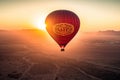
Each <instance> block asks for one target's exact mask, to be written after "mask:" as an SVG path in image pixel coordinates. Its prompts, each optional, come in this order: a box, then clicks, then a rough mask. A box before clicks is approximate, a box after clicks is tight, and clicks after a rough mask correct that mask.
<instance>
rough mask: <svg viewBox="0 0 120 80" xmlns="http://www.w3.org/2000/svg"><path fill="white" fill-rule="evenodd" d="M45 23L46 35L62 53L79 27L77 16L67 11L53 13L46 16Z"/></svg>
mask: <svg viewBox="0 0 120 80" xmlns="http://www.w3.org/2000/svg"><path fill="white" fill-rule="evenodd" d="M45 23H46V29H47V31H48V33H49V34H50V36H51V37H52V38H53V39H54V40H55V41H56V42H57V43H58V44H59V46H60V47H61V48H62V49H61V51H64V47H65V46H66V45H67V44H68V42H69V41H70V40H71V39H72V38H73V37H74V36H75V34H76V33H77V32H78V30H79V27H80V20H79V18H78V16H77V15H76V14H75V13H73V12H71V11H68V10H56V11H53V12H52V13H50V14H49V15H48V16H47V18H46V20H45Z"/></svg>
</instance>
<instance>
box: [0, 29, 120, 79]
mask: <svg viewBox="0 0 120 80" xmlns="http://www.w3.org/2000/svg"><path fill="white" fill-rule="evenodd" d="M25 32H26V31H25ZM31 32H32V31H30V32H29V31H28V32H26V33H25V35H24V34H22V33H23V32H15V31H12V32H11V31H0V80H120V37H119V34H111V33H109V34H104V33H103V32H98V33H96V36H95V35H93V33H86V34H83V35H81V38H80V39H79V40H78V41H77V42H75V43H74V44H76V46H75V47H74V48H73V49H71V48H70V49H71V50H70V49H67V48H66V51H65V52H62V53H61V52H60V51H59V49H57V48H52V47H54V45H56V44H53V45H52V47H51V46H50V45H51V44H52V43H49V41H47V38H45V37H44V35H41V34H37V35H36V34H32V33H33V32H32V33H31ZM28 33H29V34H28ZM23 35H24V36H23ZM83 36H84V37H83ZM89 36H90V37H89ZM45 41H46V42H45ZM73 41H74V40H73ZM72 44H73V43H71V45H72ZM71 45H68V48H69V46H71ZM71 47H72V46H71ZM54 49H57V50H54Z"/></svg>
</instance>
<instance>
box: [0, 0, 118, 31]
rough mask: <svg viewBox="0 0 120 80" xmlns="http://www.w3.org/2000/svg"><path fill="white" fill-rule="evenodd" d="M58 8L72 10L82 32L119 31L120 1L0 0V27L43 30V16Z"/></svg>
mask: <svg viewBox="0 0 120 80" xmlns="http://www.w3.org/2000/svg"><path fill="white" fill-rule="evenodd" d="M58 9H67V10H71V11H73V12H75V13H76V14H77V15H78V16H79V18H80V21H81V28H80V29H81V31H83V32H89V31H100V30H120V0H0V29H7V30H9V29H10V30H11V29H26V28H39V29H45V28H44V27H45V25H44V20H45V18H46V16H47V15H48V14H49V13H50V12H52V11H54V10H58Z"/></svg>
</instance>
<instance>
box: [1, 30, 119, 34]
mask: <svg viewBox="0 0 120 80" xmlns="http://www.w3.org/2000/svg"><path fill="white" fill-rule="evenodd" d="M4 31H18V32H19V31H20V32H27V33H29V32H32V33H33V32H35V33H36V32H41V33H44V31H42V30H38V29H21V30H2V29H1V30H0V32H4ZM83 33H98V34H106V35H120V31H115V30H106V31H98V32H83Z"/></svg>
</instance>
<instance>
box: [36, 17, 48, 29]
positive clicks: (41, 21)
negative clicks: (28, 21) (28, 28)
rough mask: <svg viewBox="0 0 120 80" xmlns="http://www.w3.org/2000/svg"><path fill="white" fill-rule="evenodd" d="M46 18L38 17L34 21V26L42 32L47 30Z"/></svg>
mask: <svg viewBox="0 0 120 80" xmlns="http://www.w3.org/2000/svg"><path fill="white" fill-rule="evenodd" d="M45 18H46V17H45V16H41V17H36V18H35V19H34V26H35V27H37V28H38V29H40V30H44V31H45V30H46V24H45Z"/></svg>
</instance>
